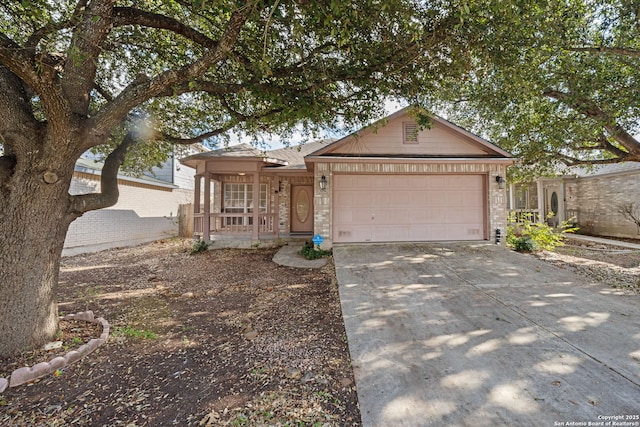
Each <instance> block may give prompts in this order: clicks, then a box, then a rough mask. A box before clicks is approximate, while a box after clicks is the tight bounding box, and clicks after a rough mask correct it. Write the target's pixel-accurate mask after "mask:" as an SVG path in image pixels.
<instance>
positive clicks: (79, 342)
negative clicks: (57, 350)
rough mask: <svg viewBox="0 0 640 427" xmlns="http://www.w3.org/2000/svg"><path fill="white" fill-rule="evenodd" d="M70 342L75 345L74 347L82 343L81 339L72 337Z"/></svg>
mask: <svg viewBox="0 0 640 427" xmlns="http://www.w3.org/2000/svg"><path fill="white" fill-rule="evenodd" d="M72 342H73V344H75V345H80V344H82V343H83V341H82V338H80V337H73V340H72Z"/></svg>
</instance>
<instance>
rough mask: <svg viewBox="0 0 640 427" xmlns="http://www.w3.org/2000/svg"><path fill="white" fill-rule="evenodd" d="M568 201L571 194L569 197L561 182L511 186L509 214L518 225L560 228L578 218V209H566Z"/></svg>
mask: <svg viewBox="0 0 640 427" xmlns="http://www.w3.org/2000/svg"><path fill="white" fill-rule="evenodd" d="M570 192H571V190H569V193H570ZM567 198H571V194H567V189H566V187H565V185H564V182H563V181H562V180H561V179H552V178H549V179H543V178H540V179H538V180H536V181H535V182H532V183H518V184H510V185H509V186H508V188H507V210H508V213H509V216H510V217H513V218H514V219H515V221H516V222H518V223H521V222H523V221H525V220H529V221H532V222H546V223H547V224H549V225H551V226H553V227H557V226H558V225H560V224H561V223H562V222H563V221H570V220H571V219H572V218H576V217H577V215H578V210H577V209H570V208H569V207H568V206H567Z"/></svg>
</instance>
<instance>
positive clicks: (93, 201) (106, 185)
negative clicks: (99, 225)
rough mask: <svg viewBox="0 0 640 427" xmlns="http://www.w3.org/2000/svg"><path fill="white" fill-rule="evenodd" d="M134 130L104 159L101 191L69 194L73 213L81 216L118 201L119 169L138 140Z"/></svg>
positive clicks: (70, 209)
mask: <svg viewBox="0 0 640 427" xmlns="http://www.w3.org/2000/svg"><path fill="white" fill-rule="evenodd" d="M134 132H135V131H134V130H130V131H129V132H128V133H127V134H126V135H125V137H124V138H123V140H122V142H121V143H120V145H119V146H118V147H117V148H116V149H115V150H113V151H112V152H111V153H109V155H108V156H107V158H106V159H105V161H104V166H103V168H102V172H101V175H100V193H90V194H81V195H76V196H71V195H70V196H69V198H70V208H69V211H70V213H71V214H73V215H77V216H80V215H82V214H84V213H85V212H89V211H93V210H96V209H102V208H107V207H109V206H113V205H115V204H116V203H117V202H118V196H119V194H120V192H119V191H118V171H119V170H120V166H122V163H123V162H124V159H125V157H126V155H127V151H129V148H131V147H132V146H133V145H135V144H136V143H137V142H138V139H137V138H136V135H135V134H134Z"/></svg>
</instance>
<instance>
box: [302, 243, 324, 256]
mask: <svg viewBox="0 0 640 427" xmlns="http://www.w3.org/2000/svg"><path fill="white" fill-rule="evenodd" d="M300 253H301V254H302V256H303V257H305V258H306V259H310V260H311V259H318V258H322V257H325V256H329V255H331V251H330V250H329V251H327V250H325V249H320V247H319V246H314V244H313V243H312V242H305V244H304V246H303V247H302V250H301V251H300Z"/></svg>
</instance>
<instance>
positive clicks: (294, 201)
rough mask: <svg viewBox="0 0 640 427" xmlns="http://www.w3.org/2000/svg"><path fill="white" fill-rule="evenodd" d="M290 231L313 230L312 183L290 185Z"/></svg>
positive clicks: (303, 231) (304, 231)
mask: <svg viewBox="0 0 640 427" xmlns="http://www.w3.org/2000/svg"><path fill="white" fill-rule="evenodd" d="M291 232H292V233H311V232H313V185H294V186H292V187H291Z"/></svg>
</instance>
